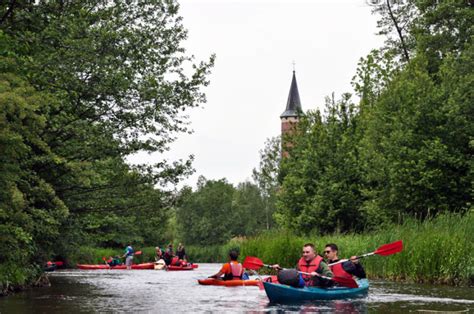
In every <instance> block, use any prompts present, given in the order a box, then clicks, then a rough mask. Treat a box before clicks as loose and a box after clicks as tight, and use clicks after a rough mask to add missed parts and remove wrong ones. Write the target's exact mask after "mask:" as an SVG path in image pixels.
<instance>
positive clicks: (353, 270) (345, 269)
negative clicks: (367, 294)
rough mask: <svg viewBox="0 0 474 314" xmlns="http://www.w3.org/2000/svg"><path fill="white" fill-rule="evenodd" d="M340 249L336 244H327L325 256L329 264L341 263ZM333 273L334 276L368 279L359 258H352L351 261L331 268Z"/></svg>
mask: <svg viewBox="0 0 474 314" xmlns="http://www.w3.org/2000/svg"><path fill="white" fill-rule="evenodd" d="M337 254H338V247H337V245H336V244H334V243H329V244H326V247H325V248H324V255H325V257H326V260H327V262H328V264H332V263H336V262H338V261H339V257H338V256H337ZM329 268H330V269H331V271H332V272H333V273H334V276H338V277H344V278H352V276H356V277H357V278H361V279H362V278H366V275H365V270H364V267H362V265H361V264H360V263H359V260H358V259H357V256H352V257H351V258H350V260H348V261H346V262H343V263H339V264H336V265H333V266H329Z"/></svg>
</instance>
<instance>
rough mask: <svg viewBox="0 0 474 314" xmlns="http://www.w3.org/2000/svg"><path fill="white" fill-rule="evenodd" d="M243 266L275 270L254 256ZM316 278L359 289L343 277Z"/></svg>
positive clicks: (351, 280) (350, 280)
mask: <svg viewBox="0 0 474 314" xmlns="http://www.w3.org/2000/svg"><path fill="white" fill-rule="evenodd" d="M242 265H243V266H244V267H245V268H248V269H252V270H258V269H260V268H262V267H268V268H273V267H272V266H271V265H268V264H264V263H263V262H262V260H261V259H259V258H258V257H254V256H247V257H245V259H244V262H243V264H242ZM298 273H300V274H304V275H311V273H305V272H302V271H298ZM316 276H318V277H320V278H324V279H327V280H332V281H334V282H337V283H338V284H340V285H341V286H344V287H348V288H357V287H359V285H358V284H357V282H356V281H355V280H354V279H352V278H343V277H337V276H334V277H326V276H323V275H320V274H317V275H316Z"/></svg>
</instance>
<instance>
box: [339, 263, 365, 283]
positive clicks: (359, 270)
mask: <svg viewBox="0 0 474 314" xmlns="http://www.w3.org/2000/svg"><path fill="white" fill-rule="evenodd" d="M342 268H344V270H345V271H346V272H348V273H349V274H351V275H353V276H356V277H357V278H361V279H363V278H366V277H367V275H366V274H365V270H364V267H362V265H361V264H360V263H359V262H358V260H357V262H354V261H353V259H352V258H351V260H350V261H347V262H344V263H342Z"/></svg>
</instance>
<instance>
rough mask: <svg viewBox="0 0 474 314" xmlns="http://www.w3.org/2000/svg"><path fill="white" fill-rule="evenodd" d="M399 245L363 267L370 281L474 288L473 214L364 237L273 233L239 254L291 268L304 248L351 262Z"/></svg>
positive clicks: (396, 227)
mask: <svg viewBox="0 0 474 314" xmlns="http://www.w3.org/2000/svg"><path fill="white" fill-rule="evenodd" d="M399 239H401V240H403V243H404V250H403V252H401V253H398V254H395V255H390V256H386V257H382V256H372V257H368V258H366V259H365V260H364V261H363V265H364V267H365V269H366V271H367V274H368V276H369V277H371V278H386V279H393V280H408V281H413V282H432V283H445V284H454V285H460V284H472V283H473V282H474V252H473V249H474V247H473V243H474V214H473V213H472V212H471V213H468V214H466V215H465V216H463V217H461V216H460V215H455V214H449V215H441V216H439V217H437V218H435V219H432V220H428V221H425V222H419V221H416V220H415V219H408V220H406V221H405V223H403V224H402V225H390V226H385V227H384V228H382V229H381V230H379V231H377V232H373V233H368V234H333V235H328V236H308V237H296V236H293V235H290V234H285V233H276V232H273V233H268V234H264V235H261V236H259V237H256V238H253V239H249V240H247V241H245V242H244V243H243V245H242V247H241V251H242V255H250V256H258V257H259V258H261V259H262V260H263V261H264V262H265V263H279V264H281V265H284V266H285V267H293V266H294V265H295V264H296V261H297V260H298V258H299V257H300V251H301V246H302V245H303V244H304V243H306V242H312V243H314V244H315V245H316V246H317V248H318V251H319V252H322V249H323V246H324V245H325V244H327V243H331V242H333V243H336V244H337V245H338V246H339V248H340V257H349V256H352V255H360V254H363V253H367V252H371V251H374V250H375V249H376V248H377V247H379V246H380V245H382V244H385V243H390V242H392V241H395V240H399Z"/></svg>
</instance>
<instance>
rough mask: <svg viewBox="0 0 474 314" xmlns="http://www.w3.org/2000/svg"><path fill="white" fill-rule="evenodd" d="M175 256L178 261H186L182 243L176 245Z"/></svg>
mask: <svg viewBox="0 0 474 314" xmlns="http://www.w3.org/2000/svg"><path fill="white" fill-rule="evenodd" d="M176 255H178V259H180V260H183V261H185V260H186V250H185V249H184V245H183V244H182V243H180V244H179V245H178V249H176Z"/></svg>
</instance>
